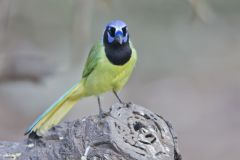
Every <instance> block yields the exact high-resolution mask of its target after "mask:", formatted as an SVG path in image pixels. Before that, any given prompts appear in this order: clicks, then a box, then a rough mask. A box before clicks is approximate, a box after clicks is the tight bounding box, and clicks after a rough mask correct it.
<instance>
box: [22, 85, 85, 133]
mask: <svg viewBox="0 0 240 160" xmlns="http://www.w3.org/2000/svg"><path fill="white" fill-rule="evenodd" d="M83 96H84V87H83V82H80V83H78V84H76V85H75V86H73V87H72V88H71V89H70V90H69V91H68V92H67V93H65V94H64V95H63V96H62V97H61V98H59V100H58V101H57V102H55V103H54V104H53V105H52V106H51V107H50V108H49V109H48V110H46V111H45V112H44V113H43V114H42V115H40V116H39V117H38V118H37V119H36V120H35V122H34V123H33V124H32V126H30V127H29V129H28V130H27V131H26V133H25V134H28V133H31V132H32V131H35V132H36V133H37V135H43V134H44V133H45V132H46V131H47V130H48V129H50V128H51V127H53V126H55V125H57V124H58V123H59V122H60V121H61V120H62V119H63V118H64V117H65V115H66V114H67V113H68V112H69V111H70V109H72V107H73V106H74V105H75V104H76V103H77V101H78V100H79V99H80V98H81V97H83Z"/></svg>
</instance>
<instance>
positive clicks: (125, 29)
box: [122, 27, 127, 37]
mask: <svg viewBox="0 0 240 160" xmlns="http://www.w3.org/2000/svg"><path fill="white" fill-rule="evenodd" d="M122 32H123V36H124V37H125V36H126V34H127V27H123V28H122Z"/></svg>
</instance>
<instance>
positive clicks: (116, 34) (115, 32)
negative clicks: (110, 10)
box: [103, 20, 129, 46]
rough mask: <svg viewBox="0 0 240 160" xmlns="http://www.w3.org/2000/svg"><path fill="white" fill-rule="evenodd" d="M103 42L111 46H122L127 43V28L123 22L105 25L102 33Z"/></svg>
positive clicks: (117, 21) (118, 21)
mask: <svg viewBox="0 0 240 160" xmlns="http://www.w3.org/2000/svg"><path fill="white" fill-rule="evenodd" d="M103 38H104V42H105V43H108V44H110V45H111V44H113V45H120V46H121V45H124V44H126V43H128V41H129V33H128V28H127V25H126V23H125V22H123V21H121V20H114V21H111V22H109V23H108V24H107V26H106V28H105V31H104V37H103Z"/></svg>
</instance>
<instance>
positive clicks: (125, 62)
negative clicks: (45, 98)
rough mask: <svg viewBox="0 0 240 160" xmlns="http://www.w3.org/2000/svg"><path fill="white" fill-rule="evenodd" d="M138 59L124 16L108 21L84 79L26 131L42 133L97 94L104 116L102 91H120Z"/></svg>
mask: <svg viewBox="0 0 240 160" xmlns="http://www.w3.org/2000/svg"><path fill="white" fill-rule="evenodd" d="M136 60H137V53H136V50H135V49H134V47H133V45H132V43H131V41H130V39H129V32H128V27H127V25H126V23H125V22H123V21H121V20H114V21H111V22H109V23H108V24H107V25H106V27H105V30H104V33H103V37H102V39H101V40H100V41H99V42H97V43H96V44H95V45H94V46H93V47H92V49H91V50H90V53H89V55H88V58H87V61H86V63H85V66H84V70H83V73H82V78H81V80H80V81H79V82H78V83H77V84H75V85H74V86H73V87H72V88H71V89H69V90H68V91H67V92H66V93H65V94H64V95H63V96H62V97H60V98H59V99H58V100H57V101H56V102H55V103H54V104H52V106H50V107H49V108H48V109H47V110H46V111H45V112H44V113H42V114H41V115H40V116H39V117H38V118H37V119H36V120H35V121H34V123H33V124H32V125H31V126H30V127H29V128H28V129H27V131H26V132H25V135H26V134H31V133H34V134H36V135H37V136H42V135H44V133H45V132H46V131H47V130H48V129H50V128H51V127H53V126H55V125H57V124H58V123H59V122H60V121H61V120H62V119H63V118H64V117H65V115H66V114H67V113H68V112H69V111H70V109H71V108H72V107H73V106H74V105H75V104H76V103H77V101H78V100H79V99H81V98H83V97H87V96H96V97H98V105H99V115H100V116H101V117H102V114H103V112H102V108H101V103H100V97H99V96H100V94H102V93H104V92H107V91H113V93H114V94H115V95H116V97H117V98H118V100H119V101H120V102H121V103H122V101H121V99H120V98H119V96H118V95H117V91H119V90H121V89H122V88H123V86H124V85H125V84H126V82H127V81H128V79H129V77H130V75H131V73H132V71H133V68H134V66H135V63H136Z"/></svg>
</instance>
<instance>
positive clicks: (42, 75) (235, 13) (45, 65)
mask: <svg viewBox="0 0 240 160" xmlns="http://www.w3.org/2000/svg"><path fill="white" fill-rule="evenodd" d="M113 19H122V20H124V21H126V22H127V24H128V26H129V30H130V34H131V39H132V41H133V43H134V45H135V48H136V49H137V51H138V54H139V56H138V57H139V59H138V63H137V66H136V69H135V72H134V74H133V76H132V77H131V79H130V81H129V83H128V84H127V86H126V87H125V88H124V89H123V90H122V92H121V93H120V95H121V97H123V99H124V100H125V101H132V102H133V103H136V104H139V105H143V106H145V107H147V108H149V109H150V110H152V111H154V112H157V113H158V114H160V115H162V116H163V117H165V118H166V119H167V120H169V121H170V122H172V124H173V126H174V127H175V129H176V132H177V133H178V136H179V141H180V150H181V153H182V154H183V157H184V159H186V160H193V159H194V160H203V159H211V160H220V159H222V160H225V159H228V160H235V159H237V158H238V157H239V143H240V138H239V135H240V115H239V113H240V1H239V0H228V1H226V0H181V1H180V0H148V1H146V0H131V1H129V0H121V1H117V0H68V1H66V0H35V1H33V0H0V140H10V141H16V140H22V139H24V136H23V133H24V131H25V129H26V128H27V127H28V126H29V125H30V124H31V123H32V122H33V120H34V119H35V118H36V117H37V116H38V115H39V114H40V113H42V112H43V111H44V110H45V109H46V108H47V107H48V106H50V105H51V104H52V103H53V102H54V101H55V100H56V99H57V98H58V97H59V96H61V95H62V94H63V93H64V92H65V91H66V90H67V89H68V88H70V87H71V86H72V85H73V84H74V83H75V82H77V81H78V80H79V79H80V77H81V73H82V69H83V68H82V66H83V62H84V61H85V59H86V57H87V54H88V51H89V50H90V47H91V46H92V45H93V44H94V43H95V42H96V41H98V40H99V39H100V38H101V36H102V33H103V29H104V27H105V24H106V23H107V22H108V21H110V20H113ZM102 101H103V104H104V109H105V110H108V107H109V106H111V104H112V103H114V102H117V100H116V98H115V97H114V96H113V95H112V93H107V94H104V95H103V100H102ZM97 113H98V106H97V100H96V98H95V97H89V98H85V99H83V100H81V101H79V103H78V104H77V106H76V107H75V108H74V109H73V110H72V111H71V113H70V114H69V115H68V117H67V118H66V119H76V118H83V117H84V116H88V115H90V114H97Z"/></svg>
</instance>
